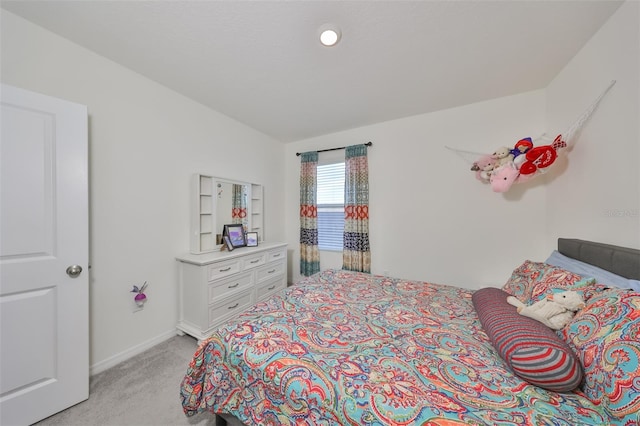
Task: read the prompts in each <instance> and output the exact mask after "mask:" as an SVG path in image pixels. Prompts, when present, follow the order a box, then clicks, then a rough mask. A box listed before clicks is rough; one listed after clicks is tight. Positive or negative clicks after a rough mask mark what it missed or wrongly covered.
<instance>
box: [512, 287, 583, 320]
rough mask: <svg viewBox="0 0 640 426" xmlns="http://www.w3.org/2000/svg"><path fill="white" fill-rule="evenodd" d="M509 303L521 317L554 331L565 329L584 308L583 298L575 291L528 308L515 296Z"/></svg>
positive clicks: (549, 297) (557, 294)
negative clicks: (516, 309)
mask: <svg viewBox="0 0 640 426" xmlns="http://www.w3.org/2000/svg"><path fill="white" fill-rule="evenodd" d="M507 302H509V304H510V305H513V306H515V307H516V308H518V313H519V314H520V315H523V316H525V317H529V318H532V319H534V320H536V321H540V322H541V323H543V324H544V325H546V326H547V327H549V328H552V329H553V330H561V329H562V328H564V326H565V325H567V324H568V323H569V321H571V319H572V318H573V316H574V315H575V313H576V312H577V311H579V310H580V309H582V308H584V300H583V299H582V296H580V294H579V293H576V292H575V291H564V292H562V293H555V294H553V295H549V296H548V297H547V298H546V299H544V300H540V301H539V302H536V303H534V304H533V305H528V306H527V305H525V304H524V303H522V302H521V301H520V300H518V299H516V298H515V297H513V296H509V297H507Z"/></svg>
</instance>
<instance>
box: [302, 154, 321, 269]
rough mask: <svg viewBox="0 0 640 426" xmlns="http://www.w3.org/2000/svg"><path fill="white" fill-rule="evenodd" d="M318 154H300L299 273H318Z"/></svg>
mask: <svg viewBox="0 0 640 426" xmlns="http://www.w3.org/2000/svg"><path fill="white" fill-rule="evenodd" d="M317 176H318V152H317V151H312V152H305V153H303V154H301V164H300V273H301V274H302V275H304V276H306V277H308V276H310V275H313V274H315V273H316V272H320V251H319V249H318V206H317V195H316V194H317V190H318V179H317Z"/></svg>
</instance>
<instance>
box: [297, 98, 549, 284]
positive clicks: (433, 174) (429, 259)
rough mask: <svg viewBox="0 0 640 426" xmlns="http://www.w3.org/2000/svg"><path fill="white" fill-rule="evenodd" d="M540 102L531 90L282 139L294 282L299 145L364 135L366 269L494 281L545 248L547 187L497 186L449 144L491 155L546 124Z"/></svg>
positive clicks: (334, 262) (324, 260)
mask: <svg viewBox="0 0 640 426" xmlns="http://www.w3.org/2000/svg"><path fill="white" fill-rule="evenodd" d="M383 101H384V100H381V102H383ZM544 103H545V98H544V93H543V92H542V91H536V92H531V93H524V94H521V95H517V96H512V97H507V98H502V99H496V100H492V101H488V102H482V103H478V104H473V105H467V106H464V107H461V108H455V109H450V110H445V111H440V112H436V113H432V114H424V115H419V116H414V117H409V118H404V119H400V120H394V121H389V122H385V123H378V124H375V125H372V126H366V127H361V128H358V129H353V130H349V131H345V132H339V133H335V134H331V135H326V136H322V137H317V138H313V139H308V140H304V141H300V142H296V143H293V144H287V145H286V148H285V154H286V158H285V160H286V165H287V186H286V188H285V193H286V206H287V209H286V214H287V225H286V226H287V241H288V243H289V247H290V249H293V254H292V256H291V258H292V261H291V268H292V271H291V272H292V273H293V276H294V280H295V279H298V278H299V277H300V275H299V249H298V246H299V244H298V227H299V219H298V212H299V170H300V158H299V157H296V155H295V153H296V152H304V151H309V150H315V149H323V148H333V147H340V146H345V145H352V144H358V143H365V142H367V141H372V142H373V146H372V147H371V148H369V150H368V153H369V169H370V170H369V179H370V180H369V187H370V221H369V227H370V239H371V247H372V272H374V273H383V272H384V271H388V272H389V274H390V275H393V276H399V277H404V278H414V279H425V280H429V281H434V282H441V283H449V284H456V285H459V286H463V287H470V288H475V287H483V286H488V285H494V286H495V285H502V284H504V282H505V281H506V279H507V278H508V275H510V271H511V270H513V269H514V268H515V267H516V266H518V264H519V263H521V262H522V260H524V258H525V257H527V256H533V257H536V258H540V257H542V256H545V255H546V254H548V247H546V246H544V245H543V244H542V241H543V235H542V232H541V231H542V230H543V229H544V211H545V194H544V187H543V186H540V185H536V184H532V185H527V186H524V185H517V186H514V187H513V188H512V190H511V191H510V192H509V193H507V194H498V193H494V192H492V190H491V188H490V187H489V186H488V185H484V184H482V183H480V182H479V181H478V180H476V179H475V176H474V174H473V172H471V171H470V170H469V167H470V165H469V164H467V163H466V162H465V161H464V160H463V159H462V158H460V157H459V156H458V155H456V154H455V153H453V152H451V151H449V150H447V149H446V148H445V145H446V146H451V147H456V148H459V149H466V150H470V151H475V152H489V153H490V152H493V150H494V149H495V148H497V147H499V146H501V145H507V146H512V145H513V144H514V143H515V142H516V141H518V140H519V139H520V138H523V137H527V136H534V137H535V136H537V135H539V134H541V133H542V132H543V131H544V130H543V129H544ZM320 155H321V156H322V155H324V154H322V153H321V154H320ZM343 155H344V154H343ZM341 266H342V259H341V257H340V256H339V255H338V256H335V255H334V256H331V254H328V253H325V252H323V253H322V254H321V268H323V269H324V268H328V267H337V268H340V267H341ZM505 271H508V272H509V274H507V273H506V272H505Z"/></svg>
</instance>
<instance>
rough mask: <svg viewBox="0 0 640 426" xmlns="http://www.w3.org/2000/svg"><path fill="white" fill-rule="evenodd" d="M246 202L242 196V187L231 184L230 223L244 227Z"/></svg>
mask: <svg viewBox="0 0 640 426" xmlns="http://www.w3.org/2000/svg"><path fill="white" fill-rule="evenodd" d="M246 218H247V200H246V197H245V196H244V186H243V185H238V184H235V183H234V184H233V185H232V190H231V223H241V224H243V225H246V224H245V223H244V222H245V219H246Z"/></svg>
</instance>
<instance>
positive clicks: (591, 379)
mask: <svg viewBox="0 0 640 426" xmlns="http://www.w3.org/2000/svg"><path fill="white" fill-rule="evenodd" d="M561 334H562V336H563V337H564V339H565V341H566V342H568V343H569V345H570V346H572V347H573V348H574V349H575V351H576V353H577V354H578V357H579V358H580V362H581V363H582V366H583V368H584V374H585V381H584V384H583V386H582V390H583V392H584V393H585V395H586V396H587V397H588V398H589V399H590V400H591V401H593V402H594V403H595V404H598V405H602V406H603V408H604V409H605V410H606V411H607V412H608V413H609V415H610V416H612V417H615V418H624V419H625V421H626V420H636V421H637V420H638V418H637V415H638V414H637V413H638V412H640V375H639V369H640V363H639V361H640V293H639V292H633V291H628V290H623V289H610V290H605V291H603V292H602V293H599V294H596V295H594V296H593V297H592V298H591V299H590V300H589V301H588V302H587V306H586V307H585V308H584V309H583V310H581V311H580V312H578V314H577V315H576V316H575V317H574V318H573V320H572V322H571V323H569V325H568V326H567V327H565V328H564V329H563V330H562V332H561ZM621 424H625V422H624V421H623V422H622V423H621ZM629 424H631V423H629Z"/></svg>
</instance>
